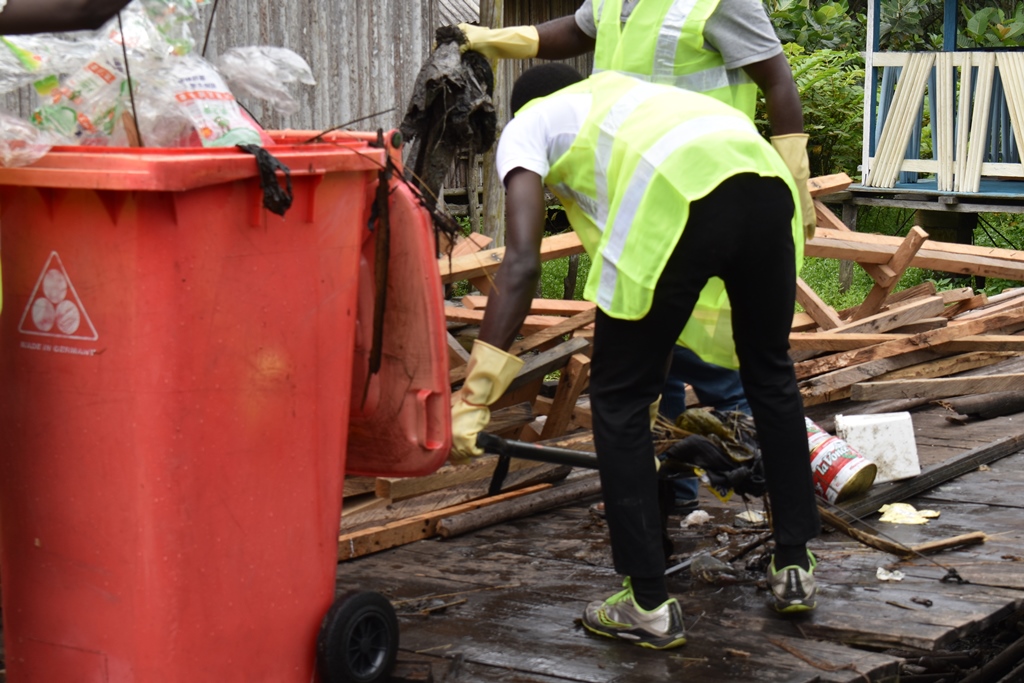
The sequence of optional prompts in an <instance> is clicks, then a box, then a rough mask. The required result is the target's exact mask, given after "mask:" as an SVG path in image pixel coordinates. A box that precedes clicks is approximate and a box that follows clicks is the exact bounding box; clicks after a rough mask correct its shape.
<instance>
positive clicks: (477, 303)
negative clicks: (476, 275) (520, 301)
mask: <svg viewBox="0 0 1024 683" xmlns="http://www.w3.org/2000/svg"><path fill="white" fill-rule="evenodd" d="M462 305H463V306H465V307H466V308H469V309H474V310H475V309H483V308H487V297H486V296H481V295H479V294H467V295H466V296H464V297H462ZM595 306H596V304H594V303H592V302H590V301H575V300H573V299H534V300H533V301H532V302H531V303H530V314H531V315H564V316H572V315H576V314H577V313H582V312H584V311H589V310H590V309H592V308H594V307H595Z"/></svg>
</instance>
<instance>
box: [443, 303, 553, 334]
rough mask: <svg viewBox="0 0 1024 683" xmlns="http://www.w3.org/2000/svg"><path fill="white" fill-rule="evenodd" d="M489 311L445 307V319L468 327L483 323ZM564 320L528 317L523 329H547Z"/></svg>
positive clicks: (548, 317) (541, 316) (539, 316)
mask: <svg viewBox="0 0 1024 683" xmlns="http://www.w3.org/2000/svg"><path fill="white" fill-rule="evenodd" d="M486 313H487V311H481V310H472V309H469V308H462V307H460V306H445V307H444V317H445V318H446V319H447V320H448V322H453V323H463V324H466V325H479V324H480V323H481V322H483V319H484V315H485V314H486ZM563 320H564V318H560V317H558V316H554V315H528V316H526V318H525V319H524V320H523V327H522V329H546V328H548V327H551V326H552V325H557V324H558V323H560V322H562V321H563Z"/></svg>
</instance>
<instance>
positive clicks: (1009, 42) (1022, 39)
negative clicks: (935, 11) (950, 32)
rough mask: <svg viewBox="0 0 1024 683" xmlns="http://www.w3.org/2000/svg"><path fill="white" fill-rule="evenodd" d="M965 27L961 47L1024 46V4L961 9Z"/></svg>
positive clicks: (964, 7) (965, 6)
mask: <svg viewBox="0 0 1024 683" xmlns="http://www.w3.org/2000/svg"><path fill="white" fill-rule="evenodd" d="M1007 4H1009V3H1007ZM961 12H962V14H963V19H964V21H965V25H964V26H963V34H962V35H961V36H960V38H959V40H958V44H960V45H961V47H974V46H979V47H1003V48H1005V47H1021V46H1024V3H1022V2H1017V3H1016V5H1015V6H1014V7H1012V8H1010V7H1006V8H1004V7H993V6H987V7H982V8H980V9H978V10H976V11H971V9H970V8H969V7H968V6H967V5H966V4H965V5H964V6H963V7H962V8H961Z"/></svg>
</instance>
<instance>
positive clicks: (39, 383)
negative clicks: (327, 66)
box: [0, 133, 450, 683]
mask: <svg viewBox="0 0 1024 683" xmlns="http://www.w3.org/2000/svg"><path fill="white" fill-rule="evenodd" d="M307 137H308V136H304V135H301V134H295V133H292V134H280V135H277V136H276V141H277V144H276V145H274V146H270V147H269V148H268V150H269V151H270V152H271V153H272V154H273V156H274V157H276V158H277V160H279V161H280V162H281V163H283V164H284V165H285V166H287V167H288V168H289V169H290V181H291V185H292V195H293V202H292V204H291V208H290V210H288V211H287V212H286V213H285V214H284V216H283V217H279V216H277V215H274V214H271V213H270V212H268V211H267V210H266V209H265V208H264V205H263V198H264V194H265V193H264V188H262V187H261V185H260V179H259V175H260V174H259V169H258V165H257V162H256V160H255V159H254V157H253V156H250V155H248V154H244V153H242V152H240V151H239V150H237V149H222V150H208V149H112V148H93V149H90V148H80V147H76V148H56V149H54V150H53V151H52V152H51V153H50V154H48V155H47V156H46V157H44V158H43V159H42V160H40V161H39V162H37V163H36V164H34V165H32V166H30V167H25V168H20V169H0V221H2V226H3V229H2V234H0V245H2V251H0V253H2V267H3V294H4V310H3V315H2V316H0V377H2V380H0V439H2V444H3V447H2V449H0V575H2V577H3V578H2V588H3V620H4V623H3V626H4V638H5V644H6V665H7V677H8V681H10V683H30V682H40V683H56V682H63V681H68V682H72V681H73V682H75V683H78V682H81V683H93V682H101V681H102V682H104V683H106V682H117V683H121V682H126V683H127V682H130V683H162V682H176V683H179V682H185V681H188V682H198V681H217V682H218V683H225V682H232V681H238V682H239V683H241V682H245V683H252V682H257V681H266V682H268V683H269V682H273V683H287V682H291V681H294V682H295V683H308V682H309V681H311V680H315V679H316V678H317V676H319V677H320V680H325V681H344V680H359V681H375V680H383V678H384V677H385V676H386V672H387V669H388V667H389V666H390V663H391V662H393V659H394V652H395V649H396V648H397V626H396V622H395V619H394V614H393V612H392V611H390V606H389V605H388V604H387V602H386V601H385V600H383V598H381V597H380V596H377V595H376V594H372V593H354V594H352V593H345V594H344V595H343V596H342V598H341V599H340V600H339V602H337V603H335V584H336V562H337V538H338V525H339V520H340V514H341V496H342V482H343V476H344V474H345V473H346V471H350V470H349V469H348V468H347V465H346V459H347V458H349V459H351V456H352V452H351V449H352V448H358V449H362V450H361V452H360V453H359V454H358V455H357V456H356V457H355V459H354V462H356V463H357V464H358V467H357V470H361V471H365V472H374V471H375V473H378V474H389V473H392V472H394V473H397V474H401V475H406V474H419V473H426V472H429V471H432V470H433V469H436V468H437V467H438V466H439V465H440V464H441V462H443V460H444V457H445V455H446V454H447V449H448V445H449V441H450V435H449V432H448V426H447V415H446V414H447V407H448V394H447V391H448V389H447V377H446V374H447V367H446V354H445V353H444V336H443V334H444V318H443V312H442V309H441V304H442V302H441V285H440V282H439V279H438V276H437V272H436V259H435V256H434V250H433V235H432V231H431V226H430V220H429V216H428V214H427V213H426V211H425V210H423V209H422V208H421V207H420V206H419V204H418V202H417V201H416V196H415V194H414V193H413V192H411V191H410V190H409V189H408V188H406V187H405V186H404V185H403V184H402V183H401V182H400V181H399V180H398V177H399V176H398V173H397V172H396V171H400V169H398V168H397V165H398V164H399V153H398V150H397V148H396V146H395V145H394V144H390V143H391V142H397V139H396V138H395V137H391V138H388V142H387V143H386V144H378V143H377V141H376V140H377V136H371V135H366V134H347V133H340V134H337V135H333V136H331V137H329V138H326V139H323V140H321V141H319V142H316V143H313V144H300V143H301V141H303V140H305V139H306V138H307ZM382 179H383V180H382ZM279 182H283V179H282V178H280V174H279ZM379 182H386V183H388V184H389V186H390V190H389V192H386V193H377V192H376V190H377V186H378V183H379ZM381 197H383V198H384V200H383V201H386V202H387V205H388V206H387V210H386V211H385V212H384V214H386V215H387V216H389V222H390V226H388V230H387V231H382V229H381V225H380V220H379V219H380V215H381V212H380V208H381V206H380V201H381ZM385 234H387V240H386V241H387V242H388V244H387V245H386V246H387V247H388V248H389V250H390V254H388V255H386V256H385V260H384V261H381V260H380V258H376V259H371V258H370V256H369V255H371V254H374V253H376V251H377V246H378V243H379V242H380V240H381V239H382V238H383V237H384V235H385ZM409 259H412V260H415V261H416V264H415V265H410V264H408V263H401V262H400V261H401V260H409ZM382 263H390V264H391V267H390V269H389V270H390V271H391V276H390V280H386V281H382V280H380V279H379V277H378V275H379V271H380V269H381V266H380V264H382ZM403 271H404V272H403ZM375 282H376V283H379V282H387V284H386V287H387V295H388V296H387V297H378V296H376V295H375V293H374V292H373V291H361V290H367V289H372V288H373V287H374V285H375ZM382 300H387V303H388V305H389V309H390V312H389V313H388V314H387V315H385V317H384V323H385V324H384V326H383V330H384V334H383V335H381V334H377V335H373V334H369V335H368V334H367V333H366V331H365V328H366V327H367V325H369V326H370V327H371V328H372V327H373V324H372V320H373V310H374V309H373V307H374V306H375V305H378V304H379V302H380V301H382ZM408 309H415V310H416V312H415V315H413V314H411V313H410V312H409V310H408ZM396 322H402V323H403V324H404V326H405V328H404V329H399V330H395V329H394V326H395V324H396ZM378 329H379V326H378ZM357 339H358V340H359V346H358V348H357ZM382 339H383V341H382ZM367 340H370V341H369V342H367ZM367 343H369V344H370V345H371V346H372V347H373V348H369V347H367ZM412 346H415V347H416V354H419V355H421V356H423V358H420V357H419V356H417V357H416V358H412V359H411V360H410V359H404V358H402V352H403V349H405V348H411V347H412ZM379 352H383V355H384V358H385V361H384V362H382V363H381V364H380V365H381V367H380V370H379V371H378V372H377V373H376V375H372V376H371V373H370V372H369V371H368V368H367V363H368V358H369V357H370V356H372V355H375V354H376V353H379ZM424 359H425V360H424ZM420 361H422V367H420V366H419V365H418V363H419V362H420ZM403 363H404V376H403V377H402V379H401V381H399V380H398V379H397V377H398V375H399V374H400V370H401V368H402V367H403ZM414 366H415V367H414ZM410 368H411V369H410ZM354 377H356V378H358V384H359V385H358V386H357V382H355V381H354V379H353V378H354ZM353 396H355V397H357V399H356V400H357V401H358V402H355V401H354V400H353V398H352V397H353ZM350 424H358V425H359V426H360V434H362V437H361V439H362V440H360V437H353V438H354V443H353V444H352V445H349V436H350V434H349V432H350V429H349V427H350ZM375 424H376V425H387V429H385V428H383V427H382V428H381V429H380V432H381V434H382V443H385V445H383V446H382V448H381V450H380V451H377V450H376V448H375V445H376V444H375V443H374V442H373V440H372V439H367V437H366V435H367V434H370V433H372V431H373V429H374V425H375ZM385 432H386V434H385ZM332 605H333V606H332ZM325 615H326V616H325ZM318 650H319V664H318V660H317V655H318Z"/></svg>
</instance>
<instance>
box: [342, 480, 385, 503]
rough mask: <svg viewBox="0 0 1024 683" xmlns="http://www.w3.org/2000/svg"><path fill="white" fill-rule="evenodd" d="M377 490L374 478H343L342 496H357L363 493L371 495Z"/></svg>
mask: <svg viewBox="0 0 1024 683" xmlns="http://www.w3.org/2000/svg"><path fill="white" fill-rule="evenodd" d="M376 489H377V480H376V479H375V478H374V477H353V476H349V477H345V484H344V486H343V487H342V491H343V493H342V495H343V496H344V497H345V498H348V497H349V496H359V495H362V494H364V493H373V492H374V491H375V490H376Z"/></svg>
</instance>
